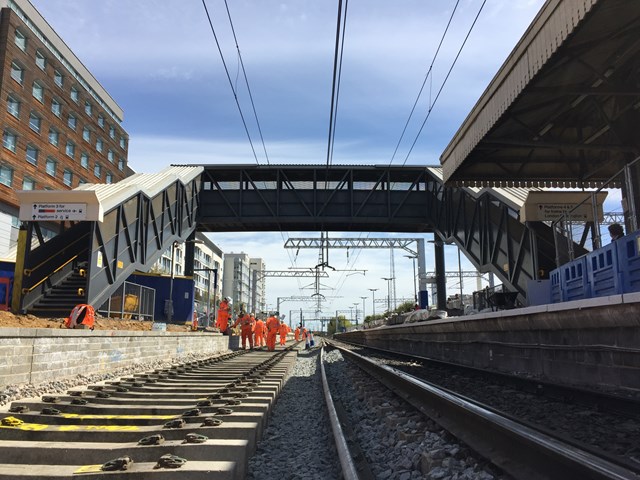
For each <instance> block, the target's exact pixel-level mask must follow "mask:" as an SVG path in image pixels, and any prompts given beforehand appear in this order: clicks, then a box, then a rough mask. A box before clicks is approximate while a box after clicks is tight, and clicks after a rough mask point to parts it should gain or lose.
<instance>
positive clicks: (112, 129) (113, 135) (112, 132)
mask: <svg viewBox="0 0 640 480" xmlns="http://www.w3.org/2000/svg"><path fill="white" fill-rule="evenodd" d="M109 136H110V137H111V138H113V139H115V138H116V127H114V126H113V125H111V126H110V127H109Z"/></svg>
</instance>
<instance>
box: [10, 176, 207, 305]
mask: <svg viewBox="0 0 640 480" xmlns="http://www.w3.org/2000/svg"><path fill="white" fill-rule="evenodd" d="M201 172H202V168H200V167H169V168H168V169H165V170H164V171H162V172H160V173H158V174H137V175H133V176H131V177H128V178H126V179H125V180H123V181H121V182H119V183H117V184H113V185H85V186H83V187H79V188H77V189H75V190H70V191H63V192H53V191H30V192H21V205H22V206H25V205H26V206H29V207H31V205H34V206H35V205H37V204H42V203H56V204H71V205H78V204H80V205H85V207H84V208H85V209H86V214H87V215H88V218H87V220H86V221H71V220H70V221H66V220H63V221H61V222H58V223H59V226H60V228H61V231H60V233H58V234H57V235H55V236H53V237H52V238H50V239H48V238H46V237H45V235H44V234H43V230H42V228H41V226H40V222H37V221H29V222H27V223H26V227H25V228H24V229H23V230H22V231H21V236H23V237H24V238H23V239H22V241H20V245H21V247H19V248H22V249H23V250H22V251H21V252H20V251H19V252H18V256H17V261H16V277H18V276H19V277H20V278H19V279H18V280H19V281H20V283H21V284H22V287H21V289H20V291H19V295H18V296H16V295H15V294H14V301H13V304H12V306H13V307H14V309H17V310H20V311H29V312H32V313H36V314H43V315H45V314H49V315H51V314H54V313H55V314H58V315H67V314H68V313H69V312H70V311H71V308H73V306H74V305H76V304H79V303H88V304H91V305H93V306H94V307H95V308H98V307H100V306H101V305H102V303H104V302H105V301H106V300H108V299H109V297H110V296H111V294H113V293H114V292H115V291H116V290H117V289H118V287H119V286H120V285H122V283H123V282H124V281H125V280H126V279H127V278H128V277H129V276H130V275H131V274H132V273H134V272H135V271H137V270H141V271H146V270H148V269H149V268H151V266H152V265H153V264H154V263H155V261H156V260H157V259H158V258H159V257H160V256H161V255H162V253H163V252H164V251H165V250H166V249H167V248H169V247H170V246H171V245H172V243H173V242H175V241H181V240H186V239H187V238H188V237H189V236H190V235H191V234H192V233H193V232H194V231H195V229H196V218H197V214H198V194H199V191H200V173H201ZM22 206H21V219H22V218H24V217H25V215H23V212H22ZM27 218H29V217H28V215H27ZM76 220H77V218H76ZM49 226H51V224H50V225H49ZM32 245H33V246H32ZM69 307H71V308H69Z"/></svg>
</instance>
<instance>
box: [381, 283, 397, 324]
mask: <svg viewBox="0 0 640 480" xmlns="http://www.w3.org/2000/svg"><path fill="white" fill-rule="evenodd" d="M382 280H386V281H387V312H388V313H389V315H391V282H392V281H393V280H395V277H382Z"/></svg>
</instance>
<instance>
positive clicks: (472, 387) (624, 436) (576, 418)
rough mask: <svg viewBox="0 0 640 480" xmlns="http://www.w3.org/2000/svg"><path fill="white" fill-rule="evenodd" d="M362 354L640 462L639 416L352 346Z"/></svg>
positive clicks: (596, 446)
mask: <svg viewBox="0 0 640 480" xmlns="http://www.w3.org/2000/svg"><path fill="white" fill-rule="evenodd" d="M349 348H350V349H352V350H354V351H357V352H358V353H360V354H361V355H365V356H367V357H368V358H370V359H372V360H375V361H377V362H380V363H384V364H386V365H389V366H392V367H394V368H397V369H398V370H402V371H403V372H406V373H409V374H411V375H414V376H416V377H418V378H422V379H424V380H426V381H429V382H432V383H434V384H437V385H440V386H442V387H444V388H447V389H449V390H453V391H455V392H458V393H461V394H462V395H465V396H467V397H469V398H472V399H474V400H476V401H479V402H481V403H484V404H486V405H490V406H492V407H494V408H496V409H497V410H500V411H503V412H506V413H508V414H510V415H513V416H514V417H517V418H521V419H523V420H525V421H527V422H530V423H533V424H536V425H540V426H542V427H544V428H546V429H548V430H550V431H552V432H556V433H560V434H562V435H563V436H565V437H568V438H572V439H574V440H577V441H578V442H581V443H583V444H585V445H590V446H591V447H593V448H596V449H601V450H603V451H605V452H608V453H610V454H613V455H617V456H619V457H622V458H625V459H627V460H630V461H631V462H633V463H634V464H636V465H638V467H640V421H639V420H638V419H637V418H629V417H627V416H624V415H618V414H615V413H611V412H606V411H599V410H597V409H596V408H590V407H588V406H585V405H580V404H575V403H569V402H562V401H559V400H554V399H552V398H549V397H545V396H541V395H534V394H531V393H528V392H524V391H522V390H518V389H517V388H515V387H512V386H509V385H505V384H503V383H501V382H499V381H496V382H492V381H491V380H490V379H489V378H488V377H486V376H479V375H474V374H473V373H472V372H468V373H467V372H461V371H454V372H452V371H451V370H450V369H447V368H446V367H444V366H439V365H429V363H428V362H425V363H424V364H423V363H422V361H418V360H413V361H412V360H409V359H403V358H402V357H391V356H390V355H386V354H380V352H377V351H375V350H368V349H361V348H351V347H349Z"/></svg>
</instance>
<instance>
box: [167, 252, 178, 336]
mask: <svg viewBox="0 0 640 480" xmlns="http://www.w3.org/2000/svg"><path fill="white" fill-rule="evenodd" d="M177 247H178V242H173V243H172V244H171V280H170V281H169V298H168V299H167V300H165V301H164V313H165V315H166V316H167V323H171V321H172V320H173V279H174V278H175V269H176V266H175V263H176V248H177Z"/></svg>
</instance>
